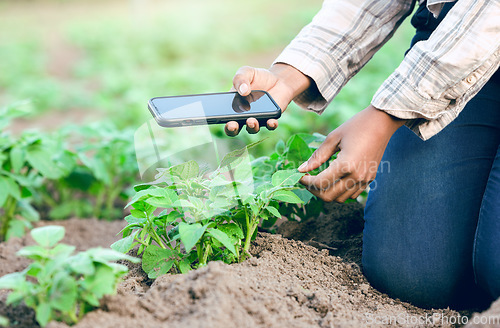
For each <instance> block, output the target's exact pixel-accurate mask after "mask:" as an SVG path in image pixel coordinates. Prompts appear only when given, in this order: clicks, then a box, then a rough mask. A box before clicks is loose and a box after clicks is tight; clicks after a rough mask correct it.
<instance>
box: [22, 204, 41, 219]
mask: <svg viewBox="0 0 500 328" xmlns="http://www.w3.org/2000/svg"><path fill="white" fill-rule="evenodd" d="M17 205H18V206H19V214H21V216H22V217H23V218H25V219H26V220H27V221H28V222H35V221H38V220H40V214H38V212H37V210H35V208H34V207H33V206H31V204H30V203H29V202H27V201H25V200H21V201H19V202H18V203H17Z"/></svg>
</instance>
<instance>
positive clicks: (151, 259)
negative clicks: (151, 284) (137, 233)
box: [142, 245, 174, 279]
mask: <svg viewBox="0 0 500 328" xmlns="http://www.w3.org/2000/svg"><path fill="white" fill-rule="evenodd" d="M172 255H173V252H172V251H171V250H169V249H163V248H160V247H158V246H157V245H149V246H148V247H146V250H145V251H144V255H143V256H142V269H143V270H144V272H146V273H147V274H148V277H149V278H150V279H156V278H158V277H159V276H160V275H163V274H166V273H167V272H168V271H169V270H170V268H172V266H173V265H174V261H173V260H172V259H171V257H172Z"/></svg>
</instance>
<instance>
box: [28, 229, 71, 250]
mask: <svg viewBox="0 0 500 328" xmlns="http://www.w3.org/2000/svg"><path fill="white" fill-rule="evenodd" d="M64 233H65V230H64V227H62V226H45V227H40V228H35V229H33V230H31V237H33V239H34V240H35V241H36V242H37V243H38V244H39V245H40V246H42V247H46V248H49V247H53V246H54V245H55V244H57V243H58V242H60V241H61V240H62V239H63V237H64Z"/></svg>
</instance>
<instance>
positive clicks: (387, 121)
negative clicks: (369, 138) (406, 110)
mask: <svg viewBox="0 0 500 328" xmlns="http://www.w3.org/2000/svg"><path fill="white" fill-rule="evenodd" d="M366 110H367V111H369V112H371V113H372V115H373V116H374V118H375V119H376V120H377V122H378V123H379V124H380V125H381V126H382V128H383V130H385V131H387V132H390V133H391V135H392V133H394V132H396V130H397V129H399V128H400V127H402V126H403V125H405V123H406V120H403V119H400V118H397V117H395V116H392V115H390V114H388V113H386V112H384V111H383V110H381V109H378V108H377V107H375V106H373V105H371V104H370V106H368V107H367V108H366Z"/></svg>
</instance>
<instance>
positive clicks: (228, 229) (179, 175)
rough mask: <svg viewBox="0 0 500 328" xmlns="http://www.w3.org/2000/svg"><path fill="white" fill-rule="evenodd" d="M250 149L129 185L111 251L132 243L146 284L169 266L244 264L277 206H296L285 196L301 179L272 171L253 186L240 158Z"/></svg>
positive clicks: (295, 200) (246, 163)
mask: <svg viewBox="0 0 500 328" xmlns="http://www.w3.org/2000/svg"><path fill="white" fill-rule="evenodd" d="M253 146H255V144H251V145H249V146H247V147H245V148H243V149H239V150H235V151H233V152H230V153H229V154H227V155H226V156H225V157H224V158H223V159H222V161H221V162H220V165H219V166H218V168H217V169H215V170H214V171H213V172H207V171H204V170H201V169H200V166H199V165H198V163H197V162H195V161H189V162H186V163H183V164H179V165H175V166H172V167H170V168H168V169H159V173H158V174H157V176H156V181H154V182H152V183H149V184H142V185H138V186H136V187H135V188H136V190H137V193H136V194H135V195H134V197H133V198H132V200H131V201H130V202H129V204H128V205H127V207H128V206H131V207H132V208H133V209H132V210H131V214H130V215H129V216H128V217H126V218H125V219H126V221H127V222H128V223H129V224H128V225H127V226H126V227H125V228H124V229H123V237H124V238H123V239H121V240H120V241H118V242H116V243H115V244H113V245H112V248H114V249H115V250H119V251H121V252H127V251H129V250H130V249H131V248H133V247H134V246H136V245H139V249H138V253H139V254H141V253H143V262H142V266H143V269H144V271H145V272H147V273H148V276H149V277H150V278H156V277H157V276H158V275H160V274H164V273H167V272H168V271H169V270H170V269H171V268H172V267H174V268H175V271H176V272H181V273H184V272H187V271H189V270H190V269H192V268H196V267H200V266H204V265H206V263H207V262H208V261H214V260H221V261H224V262H226V263H233V262H238V261H242V260H244V259H246V258H247V257H248V256H250V255H249V252H248V251H249V248H250V244H251V240H253V239H254V238H255V235H256V232H257V226H258V225H259V223H261V222H262V221H266V220H269V219H272V218H273V217H281V215H280V213H279V211H278V206H279V205H278V202H279V201H281V202H289V203H302V202H303V201H302V199H300V197H299V196H297V195H296V194H295V193H293V192H292V190H294V189H296V188H297V187H295V184H296V183H297V182H298V181H299V179H300V178H301V177H302V176H303V174H302V173H299V172H297V170H282V171H278V172H276V173H274V174H273V175H272V177H271V179H270V180H269V181H267V182H265V183H261V184H260V185H259V186H258V187H256V188H253V178H252V175H251V167H250V162H249V160H248V156H247V149H248V148H250V147H253ZM159 209H160V210H161V209H163V211H161V212H160V211H159ZM158 212H159V213H158ZM181 246H182V247H183V248H181Z"/></svg>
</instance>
